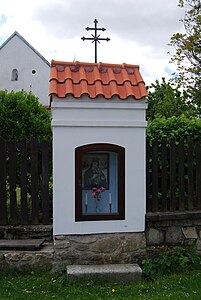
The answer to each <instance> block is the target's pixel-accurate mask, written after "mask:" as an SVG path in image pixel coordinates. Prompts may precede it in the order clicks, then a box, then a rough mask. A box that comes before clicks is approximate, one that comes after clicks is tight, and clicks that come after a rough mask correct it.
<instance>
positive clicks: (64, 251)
mask: <svg viewBox="0 0 201 300" xmlns="http://www.w3.org/2000/svg"><path fill="white" fill-rule="evenodd" d="M145 256H146V241H145V233H144V232H142V233H108V234H88V235H57V236H54V260H55V261H56V262H57V264H58V265H59V262H62V263H63V264H65V265H106V264H132V263H139V264H140V263H141V262H142V260H143V259H144V257H145Z"/></svg>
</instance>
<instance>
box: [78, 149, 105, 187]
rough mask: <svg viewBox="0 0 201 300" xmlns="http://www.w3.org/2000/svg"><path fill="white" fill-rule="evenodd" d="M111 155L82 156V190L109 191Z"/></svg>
mask: <svg viewBox="0 0 201 300" xmlns="http://www.w3.org/2000/svg"><path fill="white" fill-rule="evenodd" d="M108 179H109V155H108V154H106V153H103V154H102V153H101V154H99V153H93V154H92V153H87V154H84V155H83V156H82V189H84V190H92V189H93V188H95V187H96V188H100V187H101V188H104V189H109V180H108Z"/></svg>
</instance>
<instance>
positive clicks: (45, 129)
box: [0, 91, 51, 140]
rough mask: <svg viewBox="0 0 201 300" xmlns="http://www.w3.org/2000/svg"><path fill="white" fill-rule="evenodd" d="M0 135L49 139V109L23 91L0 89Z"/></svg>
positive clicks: (4, 136)
mask: <svg viewBox="0 0 201 300" xmlns="http://www.w3.org/2000/svg"><path fill="white" fill-rule="evenodd" d="M0 136H1V137H3V138H4V139H7V140H19V139H22V138H30V137H31V136H32V137H35V138H37V139H38V140H43V139H48V140H50V139H51V119H50V111H48V110H47V109H46V108H44V107H43V106H42V105H41V104H40V103H39V102H38V98H37V97H35V96H34V95H33V94H31V93H27V92H25V91H19V92H16V93H15V92H10V93H9V92H7V91H0Z"/></svg>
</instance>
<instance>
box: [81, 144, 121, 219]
mask: <svg viewBox="0 0 201 300" xmlns="http://www.w3.org/2000/svg"><path fill="white" fill-rule="evenodd" d="M87 146H88V147H87ZM83 147H84V149H83ZM83 147H80V148H82V149H80V148H77V151H76V180H75V181H76V220H77V221H79V220H96V219H97V220H101V219H102V220H106V219H111V220H112V219H123V218H124V215H125V212H124V207H125V204H124V186H125V178H124V177H125V171H124V169H125V166H124V165H125V162H124V148H122V147H119V146H115V145H109V144H98V145H97V144H94V145H86V146H83ZM93 147H95V148H94V149H95V150H93ZM97 148H99V149H100V150H97ZM87 149H88V150H89V151H87ZM120 149H121V151H120ZM79 150H80V151H79ZM83 150H84V151H83ZM114 150H116V151H114Z"/></svg>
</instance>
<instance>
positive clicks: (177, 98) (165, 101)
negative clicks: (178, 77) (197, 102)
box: [147, 78, 195, 120]
mask: <svg viewBox="0 0 201 300" xmlns="http://www.w3.org/2000/svg"><path fill="white" fill-rule="evenodd" d="M148 93H149V94H148V110H147V119H148V120H153V119H154V118H155V117H157V116H163V117H165V118H169V117H172V116H180V115H181V114H184V115H186V116H188V117H189V116H194V115H195V108H194V106H193V105H192V104H190V103H187V102H186V97H187V96H186V94H185V92H184V93H181V92H180V91H179V88H178V87H174V86H173V84H171V83H170V82H166V81H165V79H164V78H162V82H161V83H160V82H159V81H158V80H156V82H155V83H152V84H151V86H150V87H148Z"/></svg>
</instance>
